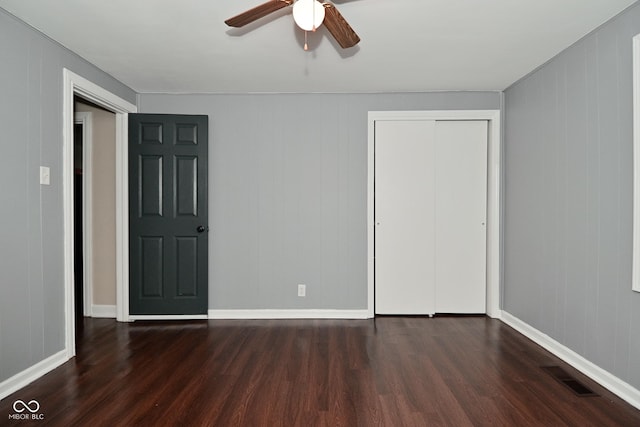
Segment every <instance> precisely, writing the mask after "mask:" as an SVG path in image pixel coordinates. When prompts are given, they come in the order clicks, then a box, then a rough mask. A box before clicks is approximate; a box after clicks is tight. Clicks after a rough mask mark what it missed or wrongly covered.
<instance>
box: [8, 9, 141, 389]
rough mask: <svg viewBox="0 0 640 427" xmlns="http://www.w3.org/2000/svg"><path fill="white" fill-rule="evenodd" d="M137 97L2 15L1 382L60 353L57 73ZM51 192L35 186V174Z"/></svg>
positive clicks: (59, 88)
mask: <svg viewBox="0 0 640 427" xmlns="http://www.w3.org/2000/svg"><path fill="white" fill-rule="evenodd" d="M63 67H67V68H69V69H70V70H71V71H73V72H75V73H76V74H79V75H81V76H83V77H85V78H87V79H89V80H91V81H93V82H95V83H97V84H99V85H101V86H103V87H104V88H106V89H108V90H110V91H112V92H113V93H115V94H116V95H119V96H120V97H122V98H124V99H126V100H128V101H129V102H135V93H134V92H133V91H132V90H130V89H129V88H127V87H126V86H124V85H122V84H120V83H119V82H117V81H116V80H114V79H113V78H111V77H110V76H108V75H106V74H105V73H103V72H101V71H100V70H98V69H97V68H95V67H94V66H92V65H90V64H89V63H87V62H86V61H84V60H82V59H81V58H79V57H78V56H77V55H75V54H73V53H71V52H70V51H68V50H66V49H64V48H62V47H61V46H60V45H58V44H56V43H54V42H52V41H51V40H49V39H47V38H45V37H44V36H42V35H41V34H40V33H38V32H37V31H34V30H33V29H31V28H30V27H27V26H26V25H25V24H23V23H22V22H20V21H18V20H17V19H15V18H13V17H12V16H11V15H9V14H7V13H6V12H5V11H3V10H2V9H0V130H1V131H2V134H1V135H0V141H1V142H0V143H1V148H0V150H1V152H2V156H0V182H2V186H1V187H0V188H1V189H0V196H1V197H0V200H1V201H2V208H1V209H0V382H1V381H3V380H5V379H7V378H10V377H11V376H13V375H15V374H16V373H18V372H21V371H23V370H24V369H26V368H28V367H30V366H32V365H34V364H35V363H37V362H39V361H41V360H43V359H45V358H46V357H48V356H51V355H53V354H55V353H56V352H58V351H60V350H62V349H63V348H64V286H63V260H62V248H63V229H62V186H61V181H62V170H61V167H62V69H63ZM40 165H44V166H49V167H50V168H51V185H50V186H48V187H46V186H43V187H41V186H40V184H39V166H40Z"/></svg>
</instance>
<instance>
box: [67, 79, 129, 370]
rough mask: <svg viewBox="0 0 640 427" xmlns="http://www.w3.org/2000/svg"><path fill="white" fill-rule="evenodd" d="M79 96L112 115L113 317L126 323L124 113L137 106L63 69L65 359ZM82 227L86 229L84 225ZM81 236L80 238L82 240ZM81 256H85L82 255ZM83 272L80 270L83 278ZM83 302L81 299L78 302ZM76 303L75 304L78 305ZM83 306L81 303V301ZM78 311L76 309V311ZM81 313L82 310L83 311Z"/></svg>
mask: <svg viewBox="0 0 640 427" xmlns="http://www.w3.org/2000/svg"><path fill="white" fill-rule="evenodd" d="M76 96H79V97H81V98H83V99H84V100H86V101H89V102H91V103H93V104H95V105H96V106H97V107H100V108H102V109H105V110H107V111H109V112H111V113H113V114H115V211H116V213H115V222H116V232H115V240H116V244H115V248H116V249H115V250H116V256H115V258H116V272H115V282H116V318H117V320H119V321H127V320H128V298H127V296H126V293H125V292H123V291H122V290H123V289H124V288H126V286H127V284H128V250H127V247H128V236H127V232H126V230H127V228H128V191H127V188H128V180H127V154H128V152H127V114H128V113H135V112H137V107H136V106H135V105H134V104H132V103H130V102H128V101H125V100H124V99H122V98H120V97H119V96H117V95H115V94H113V93H111V92H109V91H108V90H106V89H104V88H103V87H101V86H98V85H96V84H95V83H93V82H91V81H89V80H87V79H85V78H83V77H81V76H79V75H77V74H75V73H73V72H71V71H69V70H67V69H64V70H63V107H62V111H63V114H62V119H63V127H62V129H63V144H62V153H63V167H62V187H63V221H64V248H63V262H64V294H65V295H64V296H65V299H64V301H65V349H66V356H67V359H71V358H72V357H73V356H75V352H76V345H75V337H76V334H75V332H76V297H75V295H76V290H75V286H76V282H75V275H76V272H75V268H76V264H75V258H76V252H75V246H76V244H75V242H76V233H75V230H74V228H75V219H74V218H75V216H76V215H75V206H74V199H75V197H74V180H75V178H74V176H75V168H74V138H73V137H74V126H75V112H74V98H75V97H76ZM85 227H86V226H85ZM84 238H85V236H84V235H83V239H84ZM82 256H85V255H82ZM84 274H85V272H84V271H83V276H84ZM81 301H84V298H82V299H81ZM79 305H80V304H78V306H79ZM83 305H84V302H83ZM78 311H79V309H78ZM83 314H84V310H83Z"/></svg>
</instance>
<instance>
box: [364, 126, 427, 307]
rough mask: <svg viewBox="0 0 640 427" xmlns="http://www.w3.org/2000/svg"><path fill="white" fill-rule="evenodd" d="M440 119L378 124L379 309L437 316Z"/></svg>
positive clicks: (376, 150)
mask: <svg viewBox="0 0 640 427" xmlns="http://www.w3.org/2000/svg"><path fill="white" fill-rule="evenodd" d="M434 130H435V122H434V121H377V122H376V124H375V207H374V209H375V224H376V226H375V227H376V228H375V305H376V313H378V314H432V313H434V307H435V306H434V298H433V296H434V291H435V290H434V274H435V269H434V262H435V253H434V245H433V242H434V239H435V233H434V232H435V230H434V225H435V217H434V214H435V209H434V204H433V200H434V197H435V186H434V185H435V182H434V179H435V169H434V165H435V159H434V151H435V140H434Z"/></svg>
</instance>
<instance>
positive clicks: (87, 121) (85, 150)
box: [73, 111, 93, 317]
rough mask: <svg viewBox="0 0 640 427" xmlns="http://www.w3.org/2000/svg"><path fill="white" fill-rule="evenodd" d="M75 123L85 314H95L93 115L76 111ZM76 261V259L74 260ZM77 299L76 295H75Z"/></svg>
mask: <svg viewBox="0 0 640 427" xmlns="http://www.w3.org/2000/svg"><path fill="white" fill-rule="evenodd" d="M73 123H74V124H75V125H77V124H81V125H82V294H83V296H84V298H83V309H84V310H83V311H84V315H85V316H89V317H91V316H93V313H92V306H93V203H92V200H93V191H92V190H93V189H92V187H93V185H92V183H93V163H92V161H91V160H92V158H93V154H92V153H93V115H92V114H91V113H90V112H86V111H82V112H79V113H75V116H74V121H73ZM74 262H75V260H74ZM74 299H75V296H74Z"/></svg>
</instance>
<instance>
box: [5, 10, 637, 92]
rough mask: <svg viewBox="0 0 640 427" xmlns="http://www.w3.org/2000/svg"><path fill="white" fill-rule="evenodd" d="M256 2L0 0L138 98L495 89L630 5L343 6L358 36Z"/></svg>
mask: <svg viewBox="0 0 640 427" xmlns="http://www.w3.org/2000/svg"><path fill="white" fill-rule="evenodd" d="M264 1H266V0H133V1H132V0H107V1H87V0H0V7H2V8H4V9H6V10H7V11H9V12H10V13H12V14H14V15H16V16H17V17H19V18H21V19H22V20H23V21H25V22H27V23H29V24H30V25H32V26H33V27H35V28H37V29H39V30H41V31H42V32H44V33H45V34H47V35H48V36H49V37H51V38H52V39H54V40H56V41H58V42H60V43H61V44H63V45H64V46H66V47H68V48H69V49H71V50H73V51H74V52H76V53H78V54H79V55H80V56H82V57H84V58H85V59H87V60H88V61H90V62H92V63H93V64H95V65H97V66H98V67H99V68H101V69H103V70H104V71H106V72H108V73H109V74H111V75H112V76H114V77H115V78H117V79H118V80H120V81H122V82H123V83H125V84H127V85H129V86H130V87H131V88H132V89H134V90H136V91H138V92H167V93H192V92H207V93H239V92H240V93H245V92H409V91H411V92H413V91H431V90H503V89H505V88H506V87H508V86H509V85H510V84H512V83H513V82H515V81H516V80H518V79H519V78H520V77H522V76H524V75H525V74H527V73H528V72H530V71H532V70H533V69H534V68H536V67H537V66H539V65H541V64H543V63H544V62H546V61H547V60H549V59H550V58H552V57H553V56H554V55H556V54H557V53H558V52H560V51H561V50H563V49H564V48H566V47H568V46H570V45H571V44H573V43H574V42H576V41H577V40H579V39H580V38H581V37H582V36H584V35H585V34H587V33H589V32H590V31H591V30H593V29H595V28H596V27H598V26H599V25H600V24H602V23H604V22H606V21H607V20H608V19H610V18H611V17H613V16H615V15H616V14H618V13H619V12H621V11H622V10H624V9H625V8H626V7H628V6H629V5H631V4H633V3H634V2H635V0H342V1H338V0H336V1H335V4H336V5H337V6H338V10H339V11H340V12H341V13H342V15H343V16H344V17H345V18H346V20H347V21H348V22H349V23H350V24H351V26H352V27H353V28H354V30H355V31H356V32H357V33H358V35H359V36H360V38H361V39H362V41H361V42H360V44H358V45H357V46H356V47H354V48H351V49H347V50H343V49H341V48H340V47H339V46H338V45H337V44H336V43H335V42H334V41H333V39H332V38H331V36H330V35H329V34H328V33H327V32H326V29H324V28H321V29H320V30H319V31H318V32H316V33H313V34H310V35H309V37H310V38H309V45H310V51H309V52H305V51H304V50H303V49H302V46H303V43H304V33H303V32H302V31H301V30H299V29H297V27H295V25H294V23H293V18H292V16H291V8H290V7H288V8H286V9H283V10H281V11H279V12H276V13H274V14H272V15H270V16H269V17H266V18H263V19H262V20H259V21H257V22H255V23H253V24H251V25H249V26H247V27H245V28H242V29H231V28H229V27H227V26H226V25H225V24H224V20H225V19H227V18H230V17H231V16H234V15H237V14H238V13H240V12H243V11H245V10H247V9H249V8H252V7H254V6H257V5H258V4H260V3H263V2H264Z"/></svg>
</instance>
